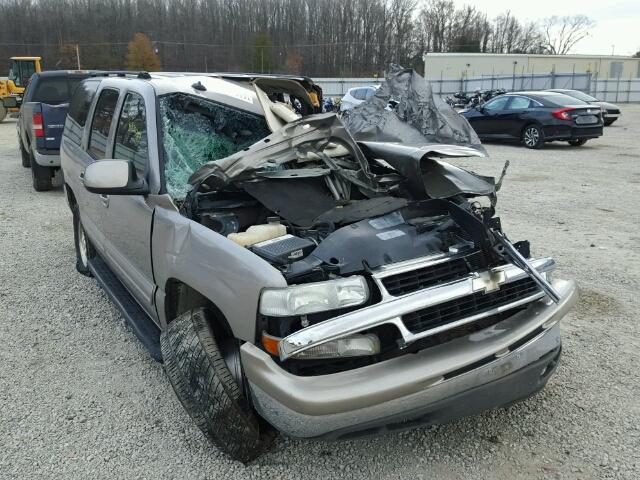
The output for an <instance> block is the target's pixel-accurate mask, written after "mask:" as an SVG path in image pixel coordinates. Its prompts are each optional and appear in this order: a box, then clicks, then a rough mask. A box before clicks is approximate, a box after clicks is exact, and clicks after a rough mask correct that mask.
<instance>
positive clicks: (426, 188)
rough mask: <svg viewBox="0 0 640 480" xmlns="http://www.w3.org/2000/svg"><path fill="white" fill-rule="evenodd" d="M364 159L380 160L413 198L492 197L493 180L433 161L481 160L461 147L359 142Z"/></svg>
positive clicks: (479, 154) (448, 164)
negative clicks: (400, 177) (396, 174)
mask: <svg viewBox="0 0 640 480" xmlns="http://www.w3.org/2000/svg"><path fill="white" fill-rule="evenodd" d="M360 146H361V147H362V149H363V151H364V152H365V154H366V156H367V157H368V158H375V159H378V158H379V159H383V160H384V162H386V163H387V164H389V165H390V166H391V167H392V168H394V169H395V170H397V171H398V172H400V173H401V174H402V175H403V176H404V177H405V178H406V179H407V184H408V186H409V190H410V191H411V194H412V195H413V196H414V197H415V198H424V196H425V194H426V195H427V196H429V197H430V198H449V197H453V196H456V195H487V196H493V195H495V192H496V188H495V180H494V178H493V177H485V176H482V175H478V174H477V173H474V172H471V171H469V170H465V169H463V168H460V167H456V166H455V165H451V164H450V163H446V162H442V161H440V160H438V159H437V158H434V157H469V156H484V155H483V154H482V153H481V152H478V151H477V150H475V149H473V148H470V147H464V146H455V145H423V146H419V147H412V146H405V145H398V144H395V143H384V142H360Z"/></svg>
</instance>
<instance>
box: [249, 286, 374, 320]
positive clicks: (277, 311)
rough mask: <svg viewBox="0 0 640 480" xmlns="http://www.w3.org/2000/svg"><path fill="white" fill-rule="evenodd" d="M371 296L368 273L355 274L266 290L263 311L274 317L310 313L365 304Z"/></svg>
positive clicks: (262, 301) (262, 297)
mask: <svg viewBox="0 0 640 480" xmlns="http://www.w3.org/2000/svg"><path fill="white" fill-rule="evenodd" d="M368 298H369V288H368V286H367V282H366V280H365V279H364V277H360V276H353V277H348V278H340V279H337V280H329V281H327V282H317V283H306V284H304V285H294V286H291V287H286V288H269V289H266V290H263V292H262V296H261V297H260V313H261V314H263V315H267V316H270V317H290V316H293V315H306V314H308V313H315V312H325V311H327V310H336V309H338V308H345V307H352V306H354V305H361V304H363V303H365V302H366V301H367V299H368Z"/></svg>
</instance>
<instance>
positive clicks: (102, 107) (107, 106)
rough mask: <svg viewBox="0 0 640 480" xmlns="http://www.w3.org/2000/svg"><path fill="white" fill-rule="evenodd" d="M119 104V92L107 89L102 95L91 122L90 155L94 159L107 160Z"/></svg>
mask: <svg viewBox="0 0 640 480" xmlns="http://www.w3.org/2000/svg"><path fill="white" fill-rule="evenodd" d="M116 103H118V91H117V90H113V89H111V88H105V89H104V90H102V92H101V93H100V97H99V98H98V103H97V104H96V109H95V111H94V112H93V120H92V121H91V137H89V154H90V155H91V156H92V157H93V158H105V154H106V151H107V140H108V138H109V129H110V128H111V121H112V120H113V112H115V110H116Z"/></svg>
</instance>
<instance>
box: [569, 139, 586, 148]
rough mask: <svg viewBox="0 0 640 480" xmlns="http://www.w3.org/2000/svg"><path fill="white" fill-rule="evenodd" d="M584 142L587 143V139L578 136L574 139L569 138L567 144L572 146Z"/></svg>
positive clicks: (577, 145)
mask: <svg viewBox="0 0 640 480" xmlns="http://www.w3.org/2000/svg"><path fill="white" fill-rule="evenodd" d="M585 143H587V139H586V138H578V139H576V140H569V145H571V146H572V147H579V146H580V145H584V144H585Z"/></svg>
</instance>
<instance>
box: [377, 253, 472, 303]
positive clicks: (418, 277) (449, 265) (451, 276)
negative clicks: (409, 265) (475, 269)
mask: <svg viewBox="0 0 640 480" xmlns="http://www.w3.org/2000/svg"><path fill="white" fill-rule="evenodd" d="M468 274H469V267H468V266H467V262H466V261H465V260H464V259H462V258H458V259H456V260H451V261H449V262H442V263H437V264H435V265H429V266H427V267H422V268H418V269H416V270H411V271H408V272H402V273H398V274H396V275H390V276H388V277H385V278H383V279H382V284H383V285H384V288H386V289H387V292H389V294H390V295H393V296H394V297H398V296H400V295H406V294H407V293H411V292H416V291H418V290H422V289H423V288H428V287H432V286H434V285H438V284H441V283H445V282H449V281H451V280H458V279H460V278H462V277H465V276H467V275H468Z"/></svg>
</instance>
